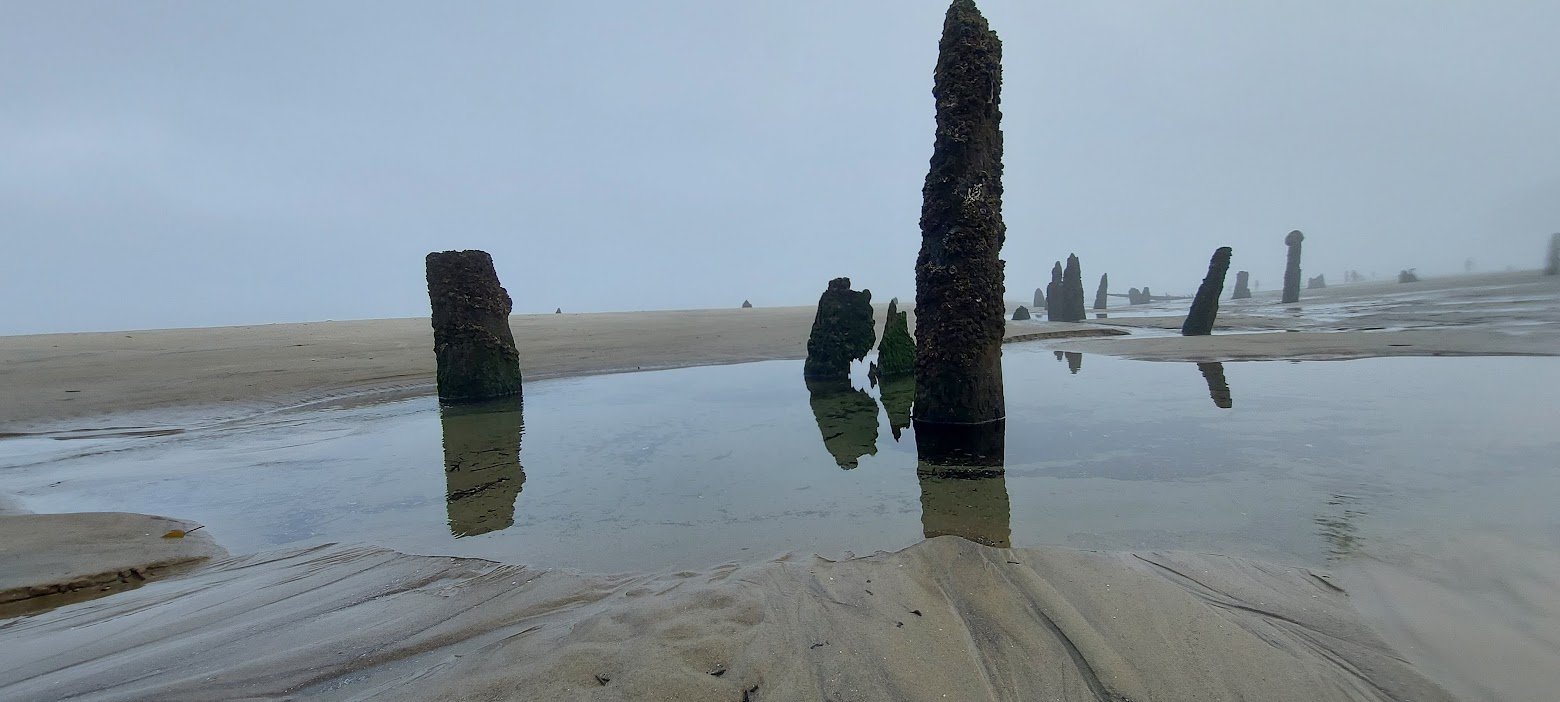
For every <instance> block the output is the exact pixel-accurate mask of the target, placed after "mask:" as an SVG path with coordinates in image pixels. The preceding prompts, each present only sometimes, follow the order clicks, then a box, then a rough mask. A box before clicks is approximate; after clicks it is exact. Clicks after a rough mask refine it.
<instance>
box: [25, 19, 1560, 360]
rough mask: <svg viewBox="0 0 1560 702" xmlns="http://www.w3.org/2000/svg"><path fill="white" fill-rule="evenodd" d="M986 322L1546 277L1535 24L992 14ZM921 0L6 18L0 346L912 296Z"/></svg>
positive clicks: (1541, 83)
mask: <svg viewBox="0 0 1560 702" xmlns="http://www.w3.org/2000/svg"><path fill="white" fill-rule="evenodd" d="M981 7H982V10H983V11H984V12H985V13H986V16H987V17H988V18H989V19H990V21H991V24H992V26H993V28H994V29H996V30H997V32H998V33H999V35H1000V36H1001V37H1002V40H1003V43H1004V52H1005V60H1004V74H1005V75H1004V79H1005V80H1004V85H1003V91H1002V104H1003V113H1004V119H1003V130H1004V132H1005V134H1006V139H1007V153H1006V156H1005V163H1006V174H1007V175H1006V180H1005V187H1006V208H1005V216H1006V220H1007V225H1008V240H1007V246H1006V247H1005V249H1004V251H1003V257H1004V258H1005V259H1006V260H1007V262H1008V264H1007V270H1008V278H1007V280H1008V288H1009V297H1010V298H1015V299H1026V298H1028V296H1029V294H1030V291H1032V290H1033V289H1034V288H1035V287H1036V286H1038V285H1041V284H1043V282H1044V281H1046V280H1048V279H1049V271H1050V267H1051V263H1052V261H1054V260H1056V259H1059V258H1065V257H1066V255H1067V254H1068V253H1069V252H1076V253H1077V254H1078V255H1079V256H1080V257H1081V258H1082V261H1083V270H1084V277H1085V280H1086V287H1088V288H1090V289H1092V288H1093V283H1094V281H1096V280H1098V275H1099V274H1100V273H1104V272H1109V273H1110V276H1111V280H1112V281H1113V283H1114V284H1115V287H1116V288H1118V289H1120V290H1124V289H1125V288H1126V287H1127V286H1129V285H1133V286H1141V285H1144V284H1147V285H1150V286H1152V287H1153V288H1154V289H1155V290H1156V291H1164V292H1186V293H1190V292H1192V291H1193V290H1195V287H1196V285H1197V283H1198V282H1199V281H1200V280H1201V278H1202V275H1203V273H1204V272H1205V270H1206V266H1207V261H1208V257H1209V255H1210V254H1211V253H1212V252H1213V249H1214V248H1215V247H1217V246H1221V245H1229V246H1233V247H1234V249H1235V258H1234V266H1233V268H1234V269H1236V270H1250V271H1251V272H1252V275H1253V277H1254V278H1256V279H1257V280H1260V281H1262V282H1263V287H1264V289H1272V288H1274V287H1277V286H1278V285H1279V284H1280V278H1281V268H1282V266H1283V259H1284V248H1283V243H1282V240H1283V236H1284V234H1285V233H1287V232H1288V231H1289V230H1290V229H1295V228H1299V229H1302V230H1304V231H1305V233H1306V236H1307V239H1306V243H1305V262H1304V264H1305V272H1306V274H1307V275H1315V274H1317V273H1326V274H1328V278H1329V279H1333V278H1335V277H1338V276H1341V275H1342V272H1343V270H1345V269H1346V268H1356V269H1359V270H1361V271H1363V272H1366V273H1370V272H1376V273H1379V274H1381V275H1389V274H1392V273H1395V272H1396V271H1397V269H1399V268H1405V267H1410V266H1413V267H1418V268H1419V269H1420V271H1421V272H1422V273H1435V272H1443V271H1452V270H1460V269H1461V267H1462V262H1463V259H1464V258H1466V257H1469V256H1472V257H1475V258H1476V259H1477V261H1478V264H1479V266H1480V267H1481V268H1483V269H1486V270H1488V269H1495V268H1504V267H1505V266H1507V265H1516V266H1520V267H1523V268H1532V267H1536V266H1538V265H1539V263H1540V260H1541V257H1542V255H1543V252H1544V249H1545V245H1546V241H1547V238H1548V235H1549V233H1550V232H1553V231H1557V230H1560V94H1557V93H1556V91H1555V89H1554V85H1555V83H1556V79H1557V77H1560V71H1557V69H1560V42H1556V41H1555V40H1554V31H1555V28H1556V27H1560V3H1555V2H1547V1H1542V0H1526V1H1524V0H1510V1H1507V2H1461V1H1453V0H1447V1H1445V2H1435V1H1426V0H1379V1H1372V0H1332V1H1326V0H1324V1H1320V2H1318V1H1316V0H1305V1H1299V0H1296V1H1294V2H1275V1H1268V2H1250V1H1248V0H1226V1H1223V2H1211V1H1198V0H1180V1H1178V2H1173V3H1170V2H1150V1H1147V0H1144V1H1142V2H1087V3H1078V2H1049V1H1048V2H1037V1H1036V0H1001V1H999V0H984V1H983V2H981ZM945 9H946V3H945V2H943V1H942V0H924V1H923V0H913V1H912V0H875V1H867V0H830V1H827V2H824V1H822V0H787V1H785V2H780V1H778V0H776V1H764V2H732V1H731V0H707V1H697V2H695V1H692V0H686V1H683V0H666V1H664V2H655V3H649V2H628V1H626V0H625V1H622V2H591V1H588V0H573V1H571V2H494V3H476V2H461V3H453V4H439V3H426V2H417V3H412V2H385V1H382V0H375V1H373V2H367V1H365V2H283V1H266V2H259V1H253V2H193V1H186V2H155V1H138V2H119V1H114V2H68V1H61V0H28V1H25V2H22V1H15V0H0V17H3V18H4V19H3V21H0V300H3V301H4V302H3V305H4V307H3V310H4V311H3V314H0V334H14V333H31V332H49V331H73V330H98V329H130V328H150V327H176V326H202V325H221V324H246V323H263V322H281V321H304V320H318V319H352V318H370V317H400V316H413V315H425V314H427V309H428V300H427V294H426V290H425V287H424V282H423V269H422V266H423V256H424V255H425V254H426V253H428V252H429V251H433V250H443V249H451V248H481V249H486V250H488V251H490V252H491V253H492V254H493V257H494V259H495V260H496V261H497V263H498V268H499V274H500V276H501V278H502V279H503V282H504V284H505V286H506V287H508V289H509V291H510V293H511V294H512V295H513V297H514V299H515V308H516V311H517V312H551V311H552V309H553V308H555V307H560V306H561V307H562V308H563V309H565V310H566V311H594V310H632V309H660V308H697V307H731V306H735V305H737V304H739V303H741V302H742V300H743V299H744V298H747V299H751V300H752V301H753V303H754V304H756V305H785V304H810V303H813V302H815V301H816V300H817V297H818V294H819V293H820V292H821V291H822V290H823V288H824V285H825V283H826V282H827V280H828V279H829V278H831V277H834V276H840V275H846V276H850V277H851V279H852V280H853V281H854V282H855V284H856V287H858V288H860V287H868V288H871V289H872V290H873V291H874V293H875V295H874V297H875V298H878V299H882V300H886V299H887V298H888V297H889V296H892V295H898V296H901V297H902V298H913V296H914V275H913V270H912V268H913V264H914V261H915V256H916V251H917V249H918V247H919V242H920V239H919V236H920V234H919V231H918V229H917V219H918V217H919V214H920V197H921V196H920V189H921V183H922V180H923V178H924V177H925V175H926V168H927V159H928V157H929V156H930V155H931V145H932V136H933V134H932V126H933V105H932V98H931V85H932V75H931V71H932V66H933V63H934V60H935V54H936V49H937V38H938V34H939V32H940V30H941V21H942V15H943V12H944V10H945Z"/></svg>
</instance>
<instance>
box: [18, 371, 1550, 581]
mask: <svg viewBox="0 0 1560 702" xmlns="http://www.w3.org/2000/svg"><path fill="white" fill-rule="evenodd" d="M1004 374H1005V376H1006V384H1007V406H1008V420H1007V425H1006V426H1007V428H1006V472H1005V474H1004V475H1003V476H1001V477H998V478H992V479H987V480H953V479H941V478H935V477H930V476H928V475H926V474H924V473H921V472H918V470H917V461H916V453H915V434H914V429H913V428H912V427H911V426H909V422H908V416H909V409H910V402H911V400H912V396H913V391H912V390H911V389H910V388H908V386H906V385H903V384H896V385H890V386H888V387H886V388H872V387H868V384H867V383H866V382H865V378H864V377H862V378H861V379H860V382H858V383H857V385H856V387H853V388H845V389H835V390H821V389H818V388H812V389H809V387H808V386H807V385H806V384H805V383H804V382H803V381H802V378H801V362H799V361H774V362H764V363H750V364H742V365H731V366H713V367H704V368H688V369H680V370H666V371H652V372H643V373H632V374H622V375H604V376H594V377H586V378H575V379H564V380H548V381H541V382H535V383H529V384H527V385H526V396H525V400H524V403H523V407H522V406H521V405H520V404H519V403H512V404H499V405H489V406H483V407H475V408H472V407H468V408H459V409H456V410H445V411H444V412H442V413H441V411H440V408H439V407H438V405H437V403H436V401H435V400H434V399H433V398H432V397H424V398H416V399H411V400H403V401H396V402H388V403H383V404H375V405H369V406H359V407H347V408H341V409H317V410H308V411H294V412H284V413H277V414H271V415H266V416H262V417H257V418H253V419H250V420H245V421H239V422H233V423H227V424H221V425H216V426H211V427H206V428H189V429H188V430H186V431H183V432H181V433H173V432H172V431H158V432H153V433H152V434H153V435H150V436H147V435H128V436H123V435H117V434H116V433H113V432H107V433H105V434H103V435H89V438H78V439H74V440H70V441H60V440H56V439H52V438H45V437H23V438H13V439H7V440H0V493H10V494H14V495H17V496H18V497H19V498H20V500H21V502H22V503H23V505H24V506H25V507H27V508H28V509H31V510H33V511H38V512H66V511H131V512H147V513H154V514H164V515H170V516H177V517H181V518H188V519H193V520H196V521H199V522H202V523H204V524H206V525H208V526H207V528H208V529H209V530H210V531H211V532H212V536H213V537H214V538H215V539H216V540H217V541H218V543H221V544H223V545H224V546H226V547H227V548H228V549H229V550H231V551H233V552H236V553H242V552H250V551H257V550H263V549H268V548H274V547H280V546H288V545H301V544H313V543H321V542H328V541H346V542H368V543H373V544H378V545H383V546H387V547H391V548H395V549H398V550H402V551H407V552H411V553H425V554H450V555H465V556H478V557H484V558H491V559H496V560H501V561H506V562H514V563H526V564H534V565H538V566H557V567H571V568H579V569H583V570H589V571H623V570H640V569H663V568H695V567H703V566H708V565H712V564H715V563H720V562H725V561H732V560H738V561H743V560H756V559H762V558H769V557H772V556H773V555H775V554H777V553H781V552H798V553H817V554H820V555H823V556H826V557H839V556H842V555H845V554H847V553H854V554H857V555H862V554H867V553H871V552H873V551H878V550H893V549H899V548H902V547H905V546H908V545H910V544H912V543H915V542H916V541H918V540H920V539H922V538H924V537H925V536H929V535H937V534H947V533H951V534H959V535H963V536H966V537H969V538H974V539H977V540H981V541H985V542H987V543H997V544H1006V543H1012V544H1014V545H1024V546H1029V545H1041V544H1055V545H1064V546H1072V547H1081V548H1107V549H1189V550H1198V551H1212V552H1219V553H1227V554H1234V555H1245V556H1255V557H1260V558H1267V559H1272V560H1279V561H1284V562H1291V563H1301V564H1309V565H1327V564H1328V563H1329V562H1330V561H1335V560H1337V559H1344V558H1350V557H1353V556H1356V555H1372V556H1376V557H1382V558H1390V557H1391V556H1392V555H1393V554H1398V553H1419V552H1425V551H1428V550H1433V549H1434V547H1435V544H1436V543H1437V542H1438V541H1440V540H1444V539H1447V538H1450V537H1451V536H1455V535H1458V534H1463V533H1475V532H1477V533H1481V534H1488V533H1494V534H1496V535H1499V536H1503V537H1507V538H1510V539H1513V540H1519V541H1522V542H1524V543H1534V542H1535V541H1536V542H1538V543H1541V544H1543V547H1544V548H1546V549H1560V546H1557V544H1560V512H1557V511H1556V510H1554V509H1553V496H1554V495H1556V494H1560V471H1557V470H1556V461H1555V457H1556V456H1557V455H1560V432H1557V431H1556V427H1557V426H1560V425H1557V424H1556V420H1555V418H1556V417H1557V416H1560V397H1557V395H1556V394H1555V388H1560V359H1552V358H1391V359H1370V360H1357V361H1330V362H1309V363H1289V362H1246V363H1226V364H1222V365H1221V364H1185V363H1150V362H1140V361H1126V360H1119V359H1114V358H1109V357H1101V356H1087V357H1085V356H1081V355H1078V354H1062V353H1059V352H1052V351H1049V350H1045V349H1043V348H1041V347H1038V346H1035V345H1024V344H1019V345H1012V346H1008V347H1006V348H1005V349H1004ZM144 433H145V432H141V434H144Z"/></svg>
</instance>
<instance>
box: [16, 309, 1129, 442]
mask: <svg viewBox="0 0 1560 702" xmlns="http://www.w3.org/2000/svg"><path fill="white" fill-rule="evenodd" d="M877 308H878V313H877V323H878V330H879V334H880V335H881V331H882V325H883V323H884V319H883V316H884V315H883V310H885V309H886V308H887V305H886V304H884V305H877ZM815 312H816V309H815V308H813V307H770V308H764V307H759V308H753V309H745V310H744V309H736V310H687V311H670V312H613V313H599V314H543V315H524V316H515V317H511V318H510V320H509V323H510V326H511V328H513V330H514V334H515V343H516V345H517V346H518V347H519V349H520V358H521V364H522V372H523V373H524V374H525V377H526V379H527V380H540V379H543V378H554V377H560V376H572V375H585V374H591V373H613V372H622V371H634V370H645V369H655V368H679V367H686V366H704V365H716V364H723V363H745V362H749V361H765V360H775V359H799V358H803V357H805V356H806V355H807V334H808V332H809V331H810V330H811V328H812V322H813V315H814V313H815ZM910 319H911V323H912V324H913V323H914V319H915V317H914V312H911V317H910ZM1033 331H1034V330H1033V329H1030V328H1028V327H1015V328H1014V329H1011V330H1010V334H1018V333H1032V332H1033ZM1115 333H1120V332H1118V331H1117V330H1113V329H1112V330H1104V331H1102V330H1100V329H1099V328H1098V327H1093V326H1090V325H1058V328H1055V329H1049V330H1047V331H1046V333H1045V335H1044V336H1045V337H1046V338H1057V337H1065V336H1069V335H1083V336H1094V335H1100V334H1115ZM1037 338H1038V337H1037ZM433 371H434V367H433V332H432V329H431V328H430V327H429V323H428V319H427V318H426V317H418V318H406V319H372V320H358V321H340V322H310V323H302V324H270V325H262V326H247V327H212V328H202V329H158V330H150V331H127V332H99V333H83V334H44V335H34V336H0V436H3V435H5V434H6V433H8V432H9V433H18V432H59V431H71V430H96V429H102V428H103V423H102V422H100V421H97V419H98V418H100V417H103V416H105V415H115V417H116V419H119V420H125V421H120V422H117V423H119V424H129V425H133V426H132V427H131V428H130V429H131V430H133V428H134V427H155V426H160V425H165V424H168V423H170V421H169V420H170V412H169V410H170V409H172V408H177V409H178V410H179V411H180V412H179V416H178V417H177V419H176V420H175V421H174V422H173V423H179V422H187V421H190V420H191V418H192V417H196V418H199V419H203V420H210V419H213V418H230V417H235V416H243V415H245V414H249V413H253V412H256V411H265V410H271V409H277V408H283V407H289V406H296V405H301V404H308V403H321V402H333V401H341V400H342V399H344V398H347V397H350V396H354V395H378V396H381V397H382V396H384V395H411V394H419V393H424V392H427V391H428V390H429V389H430V388H432V384H433ZM191 410H196V411H194V412H191Z"/></svg>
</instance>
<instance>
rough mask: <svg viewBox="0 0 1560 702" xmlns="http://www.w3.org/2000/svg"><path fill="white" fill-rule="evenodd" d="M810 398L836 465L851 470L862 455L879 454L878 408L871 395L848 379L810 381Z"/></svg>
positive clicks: (809, 401)
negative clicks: (853, 385) (852, 385)
mask: <svg viewBox="0 0 1560 702" xmlns="http://www.w3.org/2000/svg"><path fill="white" fill-rule="evenodd" d="M807 395H808V404H809V405H811V406H812V411H813V419H814V420H815V421H817V422H818V431H819V433H821V434H823V447H824V449H826V450H828V452H829V455H831V456H833V457H834V464H835V465H837V466H839V467H840V468H841V469H844V470H850V469H852V468H855V467H856V466H857V465H858V464H859V463H860V461H861V457H862V456H875V455H877V438H878V406H877V401H875V400H873V399H872V396H871V395H869V394H867V392H866V391H865V390H861V389H858V388H853V387H851V385H850V381H849V380H809V381H807Z"/></svg>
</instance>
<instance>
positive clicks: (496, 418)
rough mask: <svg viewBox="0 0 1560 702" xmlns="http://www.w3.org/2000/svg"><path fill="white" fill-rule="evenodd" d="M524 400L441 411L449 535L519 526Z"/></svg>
mask: <svg viewBox="0 0 1560 702" xmlns="http://www.w3.org/2000/svg"><path fill="white" fill-rule="evenodd" d="M521 409H522V401H521V399H520V398H519V397H513V398H506V399H501V400H494V401H491V402H483V403H477V404H468V405H446V406H443V407H440V408H439V423H440V425H441V426H442V427H443V430H444V480H445V485H446V490H445V501H446V503H447V505H448V509H449V522H450V533H451V534H454V535H455V536H456V537H462V536H476V535H478V534H486V533H488V532H492V531H498V530H500V529H507V528H509V527H510V526H512V525H513V524H514V523H515V498H517V497H519V496H520V489H521V487H522V486H523V485H525V470H524V469H523V468H521V466H520V436H521V434H522V433H523V432H524V431H525V420H524V418H523V413H522V412H521Z"/></svg>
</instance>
